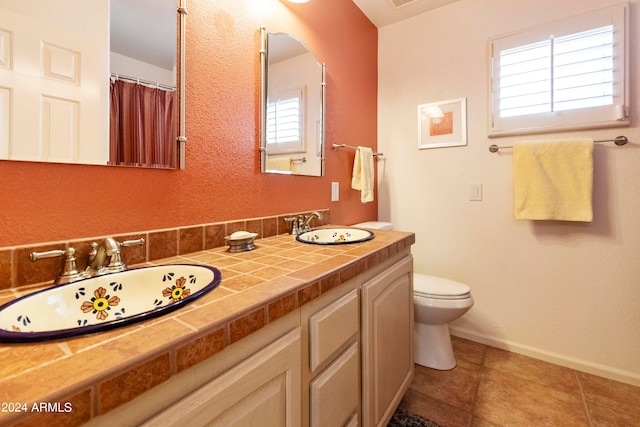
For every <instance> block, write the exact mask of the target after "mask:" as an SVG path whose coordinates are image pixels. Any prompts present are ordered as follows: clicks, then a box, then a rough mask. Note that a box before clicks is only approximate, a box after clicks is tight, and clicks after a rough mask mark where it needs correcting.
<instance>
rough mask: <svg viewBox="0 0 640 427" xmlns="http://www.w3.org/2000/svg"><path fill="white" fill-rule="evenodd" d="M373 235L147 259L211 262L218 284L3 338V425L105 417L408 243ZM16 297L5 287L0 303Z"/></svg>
mask: <svg viewBox="0 0 640 427" xmlns="http://www.w3.org/2000/svg"><path fill="white" fill-rule="evenodd" d="M375 234H376V236H375V238H374V239H373V240H370V241H368V242H364V243H354V244H347V245H327V246H323V245H310V244H304V243H300V242H297V241H296V240H295V237H294V236H290V235H279V236H275V237H269V238H266V239H259V240H256V247H257V248H256V249H255V250H253V251H250V252H241V253H229V252H227V251H226V247H224V248H216V249H212V250H206V251H202V252H196V253H192V254H187V255H183V256H178V257H174V258H167V259H163V260H160V261H158V262H154V263H153V264H180V263H186V264H188V263H191V264H207V265H211V266H213V267H216V268H218V269H219V270H220V271H221V272H222V282H221V284H220V285H219V287H218V288H217V289H215V290H213V291H212V292H210V293H208V294H206V295H205V296H203V297H201V298H199V299H197V300H195V301H194V302H193V303H191V304H189V305H188V306H186V307H183V308H181V309H180V310H177V311H175V312H173V313H169V314H167V315H165V316H162V317H159V318H156V319H151V320H148V321H146V322H142V323H137V324H133V325H130V326H126V327H123V328H120V329H115V330H112V331H107V332H100V333H97V334H93V335H86V336H82V337H77V338H72V339H67V340H59V341H52V342H46V343H34V344H3V343H0V359H1V360H2V363H0V404H1V405H2V407H1V408H0V426H4V425H13V424H14V423H15V422H19V423H20V425H25V426H26V425H38V424H40V425H43V424H42V422H46V421H47V420H51V421H54V420H55V421H58V422H59V421H61V420H60V418H59V417H61V416H63V415H64V416H66V417H68V418H69V419H68V420H67V422H65V424H66V425H77V424H80V423H82V422H86V421H87V420H88V419H89V418H91V417H93V416H97V415H102V414H104V413H106V412H108V411H109V410H111V409H113V408H115V407H117V406H119V405H120V404H122V403H125V402H126V401H129V400H131V399H133V398H134V397H136V396H137V395H140V394H142V393H144V392H145V391H147V390H149V389H151V388H153V387H154V386H156V385H158V384H160V383H162V382H163V381H165V380H167V379H168V378H169V377H171V376H172V375H175V374H177V373H179V372H181V371H183V370H185V369H187V368H189V367H191V366H193V365H195V364H197V363H199V362H202V361H203V360H205V359H206V358H208V357H210V356H212V355H213V354H215V353H217V352H219V351H221V350H222V349H224V348H225V347H226V346H227V345H229V344H232V343H234V342H236V341H238V340H240V339H241V338H243V337H245V336H247V335H249V334H251V333H252V332H254V331H256V330H258V329H260V328H262V327H263V326H264V325H266V324H267V323H269V322H272V321H274V320H275V319H278V318H279V317H282V316H283V315H285V314H286V313H288V312H290V311H293V310H295V309H296V308H297V307H299V306H301V305H303V304H305V303H307V302H309V301H311V300H312V299H314V298H316V297H318V296H319V295H321V294H322V293H324V292H326V291H328V290H329V289H332V288H333V287H335V286H338V285H340V284H341V283H344V282H346V281H347V280H349V279H351V278H353V277H355V276H356V275H357V274H360V273H362V272H363V271H365V270H366V269H369V268H371V267H374V266H376V265H378V264H380V263H382V262H384V261H385V260H387V259H389V258H390V257H392V256H394V255H395V254H397V253H398V252H399V251H402V250H403V249H405V248H407V247H409V246H411V245H412V244H413V243H414V242H415V235H414V234H413V233H407V232H400V231H386V230H375ZM145 265H151V264H145ZM32 290H33V289H31V291H32ZM13 298H15V294H13V293H8V292H2V293H0V304H3V303H5V302H7V301H9V300H10V299H13ZM34 403H35V405H36V406H35V407H34ZM43 403H44V406H40V405H42V404H43ZM47 405H48V406H47ZM39 408H42V409H43V410H42V411H38V409H39ZM25 412H26V413H25ZM34 412H37V413H36V414H34ZM47 417H50V418H47ZM22 421H24V424H22Z"/></svg>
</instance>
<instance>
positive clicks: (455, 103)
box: [418, 98, 467, 150]
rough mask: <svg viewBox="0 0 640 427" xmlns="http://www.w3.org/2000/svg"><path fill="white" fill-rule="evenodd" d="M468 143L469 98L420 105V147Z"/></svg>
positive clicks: (453, 145)
mask: <svg viewBox="0 0 640 427" xmlns="http://www.w3.org/2000/svg"><path fill="white" fill-rule="evenodd" d="M460 145H467V99H466V98H459V99H451V100H449V101H440V102H431V103H429V104H421V105H418V148H419V149H421V150H422V149H427V148H440V147H456V146H460Z"/></svg>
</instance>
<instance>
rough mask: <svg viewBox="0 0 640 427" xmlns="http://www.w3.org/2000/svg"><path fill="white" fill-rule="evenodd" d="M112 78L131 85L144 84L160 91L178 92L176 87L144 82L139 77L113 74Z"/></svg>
mask: <svg viewBox="0 0 640 427" xmlns="http://www.w3.org/2000/svg"><path fill="white" fill-rule="evenodd" d="M111 78H112V79H114V80H126V81H128V82H131V83H137V84H143V85H145V86H150V87H156V88H158V89H164V90H176V87H175V86H170V85H165V84H162V83H158V82H152V81H149V80H143V79H139V78H137V77H131V76H125V75H123V74H119V73H111Z"/></svg>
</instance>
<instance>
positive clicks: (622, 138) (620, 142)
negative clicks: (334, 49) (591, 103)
mask: <svg viewBox="0 0 640 427" xmlns="http://www.w3.org/2000/svg"><path fill="white" fill-rule="evenodd" d="M602 142H615V144H616V145H618V146H623V145H626V144H627V143H628V142H629V140H628V139H627V137H626V136H616V137H615V138H613V139H599V140H595V141H593V143H594V144H600V143H602ZM334 145H335V144H334ZM503 148H513V146H511V145H509V146H504V147H498V146H497V145H496V144H493V145H491V146H490V147H489V151H491V152H492V153H497V152H498V150H501V149H503Z"/></svg>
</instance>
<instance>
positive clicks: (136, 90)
mask: <svg viewBox="0 0 640 427" xmlns="http://www.w3.org/2000/svg"><path fill="white" fill-rule="evenodd" d="M176 126H177V124H176V92H175V91H168V90H164V89H160V88H155V87H149V86H145V85H142V84H138V83H131V82H127V81H124V80H115V81H111V116H110V139H111V144H110V147H111V148H110V161H109V163H110V164H114V165H125V166H148V167H164V168H166V167H170V168H174V167H176V161H177V151H176V150H177V144H176V135H177V128H176Z"/></svg>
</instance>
